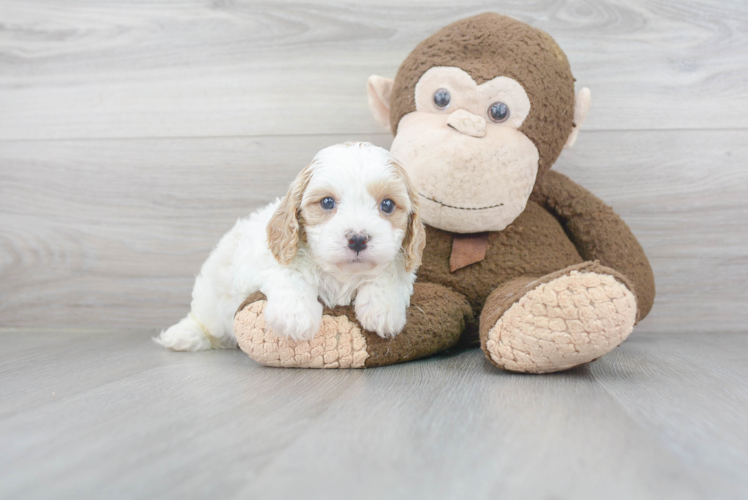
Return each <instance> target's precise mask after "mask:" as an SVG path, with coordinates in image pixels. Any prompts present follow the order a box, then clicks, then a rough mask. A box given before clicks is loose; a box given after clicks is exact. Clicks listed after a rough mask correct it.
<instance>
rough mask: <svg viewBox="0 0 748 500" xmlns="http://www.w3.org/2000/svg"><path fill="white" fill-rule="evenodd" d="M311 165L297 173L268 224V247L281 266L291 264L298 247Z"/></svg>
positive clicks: (310, 176) (310, 175)
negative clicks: (300, 212)
mask: <svg viewBox="0 0 748 500" xmlns="http://www.w3.org/2000/svg"><path fill="white" fill-rule="evenodd" d="M313 165H314V162H312V163H311V164H310V165H308V166H307V167H306V168H304V170H302V171H301V172H299V175H297V176H296V179H294V181H293V182H292V183H291V188H290V189H289V190H288V193H286V196H284V197H283V199H282V200H281V202H280V205H278V208H277V209H276V210H275V213H274V214H273V216H272V217H271V218H270V222H268V227H267V236H268V247H269V248H270V252H272V254H273V257H275V260H277V261H278V262H279V263H280V264H282V265H287V264H288V263H289V262H291V259H293V258H294V256H295V255H296V250H297V249H298V247H299V236H300V234H299V233H300V230H301V224H300V223H299V210H300V209H301V198H302V197H303V196H304V190H306V187H307V186H308V185H309V180H310V179H311V178H312V167H313Z"/></svg>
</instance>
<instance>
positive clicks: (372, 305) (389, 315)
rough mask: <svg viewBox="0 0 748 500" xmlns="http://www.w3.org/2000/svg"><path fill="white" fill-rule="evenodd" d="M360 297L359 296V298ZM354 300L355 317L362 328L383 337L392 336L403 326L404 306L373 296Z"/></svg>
mask: <svg viewBox="0 0 748 500" xmlns="http://www.w3.org/2000/svg"><path fill="white" fill-rule="evenodd" d="M360 298H361V297H359V299H360ZM359 299H357V300H356V319H357V320H358V321H359V323H361V326H363V327H364V329H366V330H369V331H370V332H375V333H376V334H377V335H379V336H380V337H383V338H388V337H394V336H395V335H397V334H398V333H400V332H401V331H402V330H403V328H404V327H405V307H404V306H402V305H400V304H397V303H395V301H383V300H378V299H375V298H373V297H369V298H367V299H364V300H359Z"/></svg>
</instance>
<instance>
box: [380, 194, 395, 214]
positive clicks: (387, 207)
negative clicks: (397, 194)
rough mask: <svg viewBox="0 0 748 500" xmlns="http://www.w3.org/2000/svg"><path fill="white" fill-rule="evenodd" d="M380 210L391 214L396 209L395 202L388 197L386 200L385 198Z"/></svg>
mask: <svg viewBox="0 0 748 500" xmlns="http://www.w3.org/2000/svg"><path fill="white" fill-rule="evenodd" d="M379 208H380V210H382V212H384V213H386V214H391V213H392V212H394V211H395V202H394V201H392V200H390V199H389V198H387V199H386V200H383V201H382V203H381V204H380V205H379Z"/></svg>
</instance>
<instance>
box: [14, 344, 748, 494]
mask: <svg viewBox="0 0 748 500" xmlns="http://www.w3.org/2000/svg"><path fill="white" fill-rule="evenodd" d="M0 341H1V342H2V344H3V346H4V354H5V355H4V356H3V357H2V358H0V372H1V373H2V374H3V376H2V377H0V394H2V399H0V440H1V441H2V443H3V446H2V447H0V497H2V498H14V499H35V498H49V496H50V494H51V493H52V492H54V495H53V496H54V498H59V499H66V498H105V497H106V498H110V497H117V498H166V499H169V498H180V499H185V498H204V497H205V496H211V497H215V498H296V497H302V496H303V497H305V498H322V497H324V498H331V499H337V498H341V499H343V498H345V499H349V498H396V499H398V498H558V499H567V498H568V499H571V498H574V499H587V498H590V499H593V498H610V499H619V498H620V499H631V498H637V499H662V498H683V499H695V498H704V499H706V498H708V499H721V498H739V495H740V494H741V492H745V489H746V488H748V478H746V476H745V474H743V471H744V470H745V466H746V465H748V461H747V460H748V434H747V433H746V426H745V425H744V418H743V416H744V415H745V413H746V411H748V386H746V383H745V380H746V375H748V372H747V371H746V366H745V363H744V360H745V358H746V356H748V335H744V334H741V335H725V334H722V335H720V334H713V335H709V334H682V333H671V334H668V333H665V334H662V335H657V336H651V335H643V334H634V336H633V337H632V338H631V339H629V340H628V341H627V342H625V343H624V344H623V345H622V346H621V347H620V348H618V349H617V350H615V351H614V352H613V353H612V354H611V355H608V356H606V357H604V358H602V359H601V360H599V361H597V362H595V363H593V364H591V365H588V366H585V367H582V368H579V369H575V370H573V371H570V372H566V373H562V374H553V375H548V376H527V375H518V374H510V373H506V372H501V371H499V370H497V369H495V368H493V367H492V366H491V365H490V364H489V363H488V362H487V361H486V360H485V359H484V357H483V355H482V354H481V353H480V352H479V351H477V350H470V351H465V352H462V353H460V354H457V355H452V356H441V357H437V358H431V359H427V360H422V361H416V362H412V363H407V364H404V365H398V366H391V367H385V368H379V369H370V370H359V371H356V370H353V371H313V370H284V369H272V368H267V367H261V366H259V365H257V364H256V363H255V362H253V361H251V360H250V359H249V358H248V357H247V356H246V355H244V354H243V353H242V352H240V351H237V350H231V351H211V352H203V353H173V352H169V351H166V350H164V349H161V348H159V347H158V346H156V345H155V344H153V343H151V342H150V341H149V340H148V333H147V332H144V331H140V332H138V331H131V332H123V331H111V330H109V331H107V330H105V331H88V332H80V331H79V332H76V331H58V330H33V329H27V330H22V331H19V330H7V329H6V330H0ZM71 367H75V369H71Z"/></svg>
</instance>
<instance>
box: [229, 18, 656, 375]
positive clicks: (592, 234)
mask: <svg viewBox="0 0 748 500" xmlns="http://www.w3.org/2000/svg"><path fill="white" fill-rule="evenodd" d="M368 96H369V107H370V109H371V112H372V114H373V115H374V118H375V119H376V120H377V121H378V122H379V123H380V124H381V125H383V126H385V127H387V128H389V129H391V130H392V132H393V134H394V135H395V138H394V141H393V143H392V148H391V152H392V154H393V156H394V157H395V158H396V159H398V161H400V162H401V163H402V165H403V167H404V168H405V170H406V171H407V172H408V174H409V176H410V178H411V180H412V181H413V183H414V185H415V187H416V189H417V191H418V193H419V195H420V201H421V217H422V219H423V221H424V222H425V225H426V233H427V238H426V247H425V249H424V253H423V263H422V265H421V267H420V269H419V271H418V280H417V282H416V285H415V290H414V294H413V296H412V298H411V305H410V308H409V309H408V314H407V324H406V326H405V328H404V330H403V331H402V332H401V333H400V334H398V335H397V336H396V337H394V338H393V339H383V338H380V337H378V336H377V335H376V334H373V333H371V332H367V331H365V330H363V329H362V328H361V327H360V325H359V324H358V323H357V322H356V320H355V314H354V313H353V308H352V307H337V308H335V309H325V311H324V316H323V322H322V327H321V329H320V332H319V334H318V335H317V336H316V337H315V339H313V340H312V341H308V342H293V341H290V340H285V339H280V338H278V337H276V336H275V335H274V334H273V332H272V331H269V330H268V329H267V328H266V326H265V323H264V318H263V314H262V311H263V308H264V304H265V301H264V300H263V299H264V297H263V296H262V294H259V293H257V294H253V295H252V296H250V297H249V298H248V299H247V300H246V301H245V302H244V304H242V306H241V307H240V308H239V310H238V312H237V314H236V316H235V325H234V326H235V331H236V335H237V341H238V343H239V346H240V347H241V348H242V349H243V350H244V351H245V352H246V353H247V354H249V356H250V357H252V358H253V359H255V360H256V361H258V362H260V363H263V364H266V365H270V366H286V367H318V368H348V367H356V368H361V367H372V366H381V365H387V364H392V363H399V362H403V361H407V360H412V359H416V358H420V357H423V356H428V355H431V354H434V353H437V352H439V351H442V350H445V349H448V348H450V347H453V346H455V345H456V344H458V343H459V345H461V346H468V345H471V344H480V347H481V349H482V350H483V352H484V353H485V355H486V358H487V359H488V360H489V361H490V362H491V363H493V364H494V365H496V366H497V367H499V368H502V369H505V370H511V371H517V372H530V373H547V372H554V371H560V370H566V369H570V368H573V367H575V366H578V365H580V364H583V363H588V362H590V361H593V360H595V359H597V358H599V357H600V356H602V355H604V354H606V353H607V352H609V351H611V350H612V349H614V348H615V347H617V346H618V345H619V344H620V343H621V342H623V341H624V340H625V339H626V337H627V336H628V335H629V334H630V333H631V331H632V329H633V327H634V324H635V323H636V322H637V321H639V320H641V319H642V318H644V317H645V316H646V315H647V313H649V311H650V309H651V308H652V304H653V302H654V296H655V287H654V278H653V275H652V269H651V267H650V265H649V262H648V260H647V257H646V256H645V254H644V251H643V250H642V247H641V245H640V244H639V242H638V241H637V240H636V238H635V237H634V235H633V234H632V233H631V230H630V229H629V228H628V226H627V225H626V224H625V223H624V222H623V221H622V220H621V219H620V218H619V217H618V215H616V214H615V213H614V212H613V210H612V209H611V208H610V207H609V206H607V205H606V204H604V203H603V202H602V201H600V200H599V199H598V198H596V197H595V196H594V195H592V194H591V193H590V192H588V191H587V190H585V189H584V188H582V187H580V186H579V185H577V184H575V183H574V182H573V181H571V180H570V179H569V178H567V177H565V176H564V175H561V174H559V173H555V172H553V171H551V170H550V168H551V167H552V165H553V163H554V162H555V161H556V158H558V156H559V154H560V153H561V151H562V149H564V148H565V147H571V146H572V145H573V144H574V141H575V140H576V137H577V134H578V133H579V129H580V127H581V126H582V123H583V122H584V119H585V117H586V115H587V111H588V109H589V106H590V92H589V90H588V89H586V88H584V89H581V90H580V92H579V93H577V94H576V95H575V92H574V77H573V76H572V74H571V69H570V67H569V62H568V60H567V59H566V55H565V54H564V52H563V51H562V50H561V48H560V47H559V46H558V45H557V44H556V42H555V41H554V40H553V39H552V38H551V37H550V36H549V35H548V34H546V33H544V32H543V31H540V30H539V29H536V28H533V27H531V26H529V25H527V24H525V23H522V22H520V21H517V20H514V19H511V18H508V17H505V16H501V15H498V14H493V13H486V14H481V15H478V16H474V17H470V18H467V19H463V20H461V21H457V22H455V23H453V24H451V25H449V26H447V27H445V28H443V29H441V30H439V31H438V32H437V33H435V34H434V35H432V36H430V37H429V38H427V39H426V40H424V41H423V42H421V43H420V44H419V45H418V46H417V47H416V48H415V49H414V50H413V52H411V53H410V55H409V56H408V57H407V58H406V59H405V61H404V62H403V63H402V65H401V66H400V69H399V70H398V72H397V75H396V77H395V79H394V80H391V79H387V78H382V77H379V76H372V77H370V78H369V82H368Z"/></svg>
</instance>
